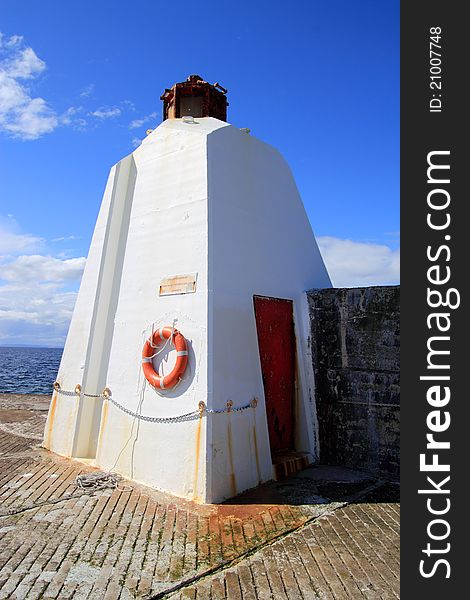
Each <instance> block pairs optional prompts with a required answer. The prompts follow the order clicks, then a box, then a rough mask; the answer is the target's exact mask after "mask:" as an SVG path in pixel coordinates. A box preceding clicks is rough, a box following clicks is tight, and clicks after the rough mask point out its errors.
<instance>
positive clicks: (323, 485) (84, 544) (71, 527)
mask: <svg viewBox="0 0 470 600" xmlns="http://www.w3.org/2000/svg"><path fill="white" fill-rule="evenodd" d="M20 400H21V402H20ZM10 406H13V409H10ZM46 406H47V404H46ZM16 407H18V409H16ZM34 407H35V405H34V402H33V403H32V402H31V401H30V400H29V403H28V398H22V399H19V400H18V399H16V400H15V401H14V402H13V401H12V400H11V399H9V398H5V397H2V396H0V599H6V598H9V599H10V598H11V599H15V600H22V599H23V598H24V599H33V598H60V599H62V598H64V599H65V598H74V600H78V599H81V598H83V599H84V598H87V599H88V598H95V599H101V598H104V599H112V600H114V599H117V598H120V599H124V600H126V599H135V598H142V599H143V598H170V597H171V598H197V599H205V600H212V599H213V600H216V599H224V600H225V599H227V600H228V599H232V598H233V599H235V598H236V599H239V598H240V599H245V598H246V599H258V598H260V599H262V598H276V600H281V599H284V598H287V599H293V598H295V599H297V598H299V599H300V598H303V599H306V600H309V599H312V600H313V599H315V598H371V599H372V598H373V599H375V598H384V599H388V598H398V597H399V582H398V560H399V549H398V534H399V514H398V505H397V504H396V503H394V502H390V501H388V500H390V499H394V496H396V494H395V492H394V487H393V486H390V485H382V484H381V483H380V482H379V483H377V482H374V481H372V480H370V479H368V478H367V477H366V476H364V475H361V474H357V473H353V472H350V471H345V470H341V469H337V470H335V469H325V468H322V467H317V468H310V469H307V470H305V471H303V472H302V473H299V474H297V475H296V476H293V477H291V478H290V479H288V480H285V481H283V482H279V483H276V484H268V485H266V486H263V487H262V488H260V489H258V490H256V491H252V492H250V493H247V494H245V495H244V496H241V497H239V498H237V499H235V500H233V501H232V503H226V504H224V505H211V506H201V505H197V504H194V503H192V502H188V501H184V500H181V499H176V498H174V497H172V496H169V495H167V494H163V493H159V492H156V491H154V490H151V489H149V488H145V487H143V486H139V485H136V484H134V483H129V482H122V485H121V486H120V488H119V489H116V490H105V491H100V492H97V493H95V494H93V495H90V494H83V493H82V492H80V491H78V490H77V488H76V486H75V484H74V480H75V477H76V476H77V475H78V474H80V473H83V472H86V471H90V470H91V469H90V468H89V467H86V466H85V465H83V464H81V463H79V462H77V461H71V460H67V459H63V458H60V457H57V456H54V455H53V454H50V453H48V452H46V451H45V450H42V449H40V448H39V447H38V445H39V443H40V432H41V428H42V427H43V425H44V419H45V415H46V413H45V411H44V410H31V409H32V408H34ZM38 407H39V408H41V409H44V402H43V403H42V404H40V405H38ZM338 480H341V481H338Z"/></svg>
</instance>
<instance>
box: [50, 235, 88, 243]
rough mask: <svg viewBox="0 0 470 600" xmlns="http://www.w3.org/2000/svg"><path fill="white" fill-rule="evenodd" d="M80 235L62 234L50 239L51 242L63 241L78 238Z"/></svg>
mask: <svg viewBox="0 0 470 600" xmlns="http://www.w3.org/2000/svg"><path fill="white" fill-rule="evenodd" d="M80 239H81V237H80V236H79V235H62V236H61V237H56V238H54V239H52V240H51V242H63V241H68V240H80Z"/></svg>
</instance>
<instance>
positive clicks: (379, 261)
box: [317, 236, 400, 287]
mask: <svg viewBox="0 0 470 600" xmlns="http://www.w3.org/2000/svg"><path fill="white" fill-rule="evenodd" d="M317 242H318V245H319V247H320V251H321V254H322V256H323V260H324V261H325V264H326V267H327V269H328V272H329V274H330V277H331V279H332V283H333V285H334V286H336V287H357V286H368V285H395V284H398V283H399V281H400V250H399V249H397V250H392V249H391V248H390V247H389V246H386V245H384V244H372V243H365V242H355V241H353V240H347V239H340V238H335V237H330V236H324V237H319V238H317Z"/></svg>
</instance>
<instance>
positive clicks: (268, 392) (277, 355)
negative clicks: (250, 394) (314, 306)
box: [253, 296, 295, 452]
mask: <svg viewBox="0 0 470 600" xmlns="http://www.w3.org/2000/svg"><path fill="white" fill-rule="evenodd" d="M253 301H254V305H255V316H256V329H257V332H258V349H259V356H260V362H261V371H262V375H263V385H264V395H265V399H266V412H267V416H268V431H269V441H270V444H271V452H275V451H279V450H292V449H293V448H294V393H295V335H294V320H293V312H292V301H291V300H281V299H279V298H266V297H264V296H254V297H253Z"/></svg>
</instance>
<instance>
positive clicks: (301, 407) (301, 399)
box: [252, 292, 320, 462]
mask: <svg viewBox="0 0 470 600" xmlns="http://www.w3.org/2000/svg"><path fill="white" fill-rule="evenodd" d="M255 296H260V297H263V298H274V299H278V300H289V301H291V302H292V318H293V324H294V338H295V379H294V450H295V451H297V452H305V453H308V454H310V456H311V461H312V462H316V461H318V460H319V456H320V452H319V450H320V448H319V438H318V420H317V411H316V402H315V380H314V372H313V361H312V348H311V333H310V314H309V308H308V299H307V294H306V293H305V292H301V293H300V294H299V296H296V297H295V296H294V297H292V296H291V297H288V296H285V295H282V294H277V295H274V294H272V293H269V294H268V293H261V292H258V293H254V294H253V297H252V306H253V324H254V327H255V332H256V343H257V357H258V365H259V372H260V376H261V388H262V390H263V399H264V406H265V408H266V398H265V397H264V385H263V382H262V369H261V360H260V356H259V345H258V333H257V325H256V314H255V307H254V298H255ZM265 418H266V426H267V416H266V417H265ZM268 443H269V447H270V441H269V436H268Z"/></svg>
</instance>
